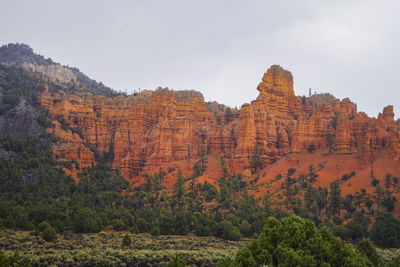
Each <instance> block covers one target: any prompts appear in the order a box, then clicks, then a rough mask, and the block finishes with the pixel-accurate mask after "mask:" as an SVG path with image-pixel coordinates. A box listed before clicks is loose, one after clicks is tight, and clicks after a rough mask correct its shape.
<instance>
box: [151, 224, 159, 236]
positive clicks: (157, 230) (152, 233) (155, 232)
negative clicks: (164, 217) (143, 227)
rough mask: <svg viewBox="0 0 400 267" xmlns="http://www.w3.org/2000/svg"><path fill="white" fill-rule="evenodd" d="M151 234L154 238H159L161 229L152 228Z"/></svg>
mask: <svg viewBox="0 0 400 267" xmlns="http://www.w3.org/2000/svg"><path fill="white" fill-rule="evenodd" d="M150 234H151V235H152V236H159V235H160V228H158V227H157V226H155V227H153V228H151V230H150Z"/></svg>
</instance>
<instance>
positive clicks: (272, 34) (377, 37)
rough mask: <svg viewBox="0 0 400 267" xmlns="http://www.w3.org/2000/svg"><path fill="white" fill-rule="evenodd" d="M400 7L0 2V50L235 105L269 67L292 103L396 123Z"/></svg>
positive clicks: (187, 0)
mask: <svg viewBox="0 0 400 267" xmlns="http://www.w3.org/2000/svg"><path fill="white" fill-rule="evenodd" d="M399 10H400V1H398V0H392V1H390V0H379V1H377V0H374V1H372V0H371V1H370V0H335V1H333V0H332V1H323V0H315V1H313V0H305V1H302V0H296V1H277V0H275V1H270V0H263V1H262V0H260V1H257V0H254V1H253V0H242V1H235V0H224V1H223V0H212V1H209V0H198V1H196V0H168V1H167V0H158V1H157V0H154V1H153V0H142V1H139V0H131V1H118V0H117V1H100V0H93V1H82V0H81V1H78V0H68V1H55V0H35V1H32V0H25V1H21V0H1V2H0V45H2V44H6V43H10V42H22V43H26V44H28V45H30V46H31V47H32V48H33V49H34V51H35V52H37V53H39V54H42V55H44V56H45V57H50V58H52V59H53V60H54V61H56V62H60V63H62V64H65V65H70V66H75V67H78V68H79V69H80V70H81V71H82V72H84V73H86V74H87V75H88V76H90V77H91V78H94V79H96V80H98V81H102V82H103V83H104V84H106V85H108V86H110V87H112V88H114V89H116V90H122V91H125V90H127V91H128V92H133V90H137V89H139V88H141V89H155V88H157V87H158V86H162V87H169V88H173V89H178V90H179V89H195V90H198V91H200V92H202V93H203V95H204V97H205V99H206V100H216V101H218V102H220V103H223V104H227V105H230V106H238V107H240V106H241V105H242V104H243V103H246V102H250V101H251V100H253V99H255V98H256V97H257V95H258V91H257V90H256V87H257V85H258V83H259V82H260V80H261V78H262V75H263V73H264V72H265V71H266V70H267V69H268V67H269V66H270V65H272V64H279V65H281V66H282V67H284V68H286V69H288V70H290V71H291V72H292V74H293V76H294V87H295V93H296V95H304V94H308V88H309V87H311V88H312V90H313V91H317V92H330V93H332V94H333V95H335V96H336V97H339V98H344V97H350V98H351V99H352V100H353V101H354V102H356V103H357V104H358V108H359V110H360V111H366V112H367V113H368V114H369V115H371V116H377V114H378V113H379V112H381V111H382V109H383V107H384V106H386V105H389V104H392V105H394V106H395V112H396V117H397V118H398V117H400V116H399V114H400V86H399V81H398V77H399V74H400V67H399V65H398V64H399V62H400V16H399Z"/></svg>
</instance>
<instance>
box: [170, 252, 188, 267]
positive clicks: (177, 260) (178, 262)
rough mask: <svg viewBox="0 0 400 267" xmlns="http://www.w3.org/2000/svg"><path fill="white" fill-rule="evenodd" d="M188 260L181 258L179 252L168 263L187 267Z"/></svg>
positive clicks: (178, 266)
mask: <svg viewBox="0 0 400 267" xmlns="http://www.w3.org/2000/svg"><path fill="white" fill-rule="evenodd" d="M185 266H186V262H185V261H184V260H183V259H181V258H180V257H179V256H178V255H177V254H176V255H175V257H173V258H172V259H171V260H170V261H169V262H168V264H167V267H185Z"/></svg>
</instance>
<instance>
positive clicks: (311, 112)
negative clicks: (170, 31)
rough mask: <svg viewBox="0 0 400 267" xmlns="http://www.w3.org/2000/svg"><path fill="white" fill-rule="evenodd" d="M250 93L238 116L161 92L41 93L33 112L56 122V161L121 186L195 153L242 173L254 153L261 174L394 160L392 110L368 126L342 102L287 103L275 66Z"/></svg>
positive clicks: (290, 97)
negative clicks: (297, 156)
mask: <svg viewBox="0 0 400 267" xmlns="http://www.w3.org/2000/svg"><path fill="white" fill-rule="evenodd" d="M257 89H258V91H259V92H260V93H259V96H258V97H257V99H256V100H254V101H252V102H251V103H249V104H244V105H243V106H242V107H241V109H240V110H236V109H229V108H227V107H225V106H223V105H220V104H218V103H216V102H212V103H205V102H204V99H203V96H202V95H201V93H199V92H195V91H173V90H169V89H161V88H159V89H157V90H155V91H143V92H140V93H135V94H133V95H129V96H124V95H120V96H117V97H114V98H109V97H105V96H99V95H97V96H95V95H93V94H89V93H86V94H85V93H77V94H75V95H73V94H72V95H67V94H65V93H60V92H58V93H57V92H51V91H49V90H46V91H45V92H44V93H43V94H42V95H41V104H42V106H43V107H45V108H47V109H48V110H49V111H50V113H51V114H52V116H53V117H54V118H55V119H56V120H55V121H54V124H55V127H54V128H53V129H48V131H50V132H52V133H54V135H55V136H57V137H59V138H60V141H59V142H58V143H56V144H54V145H53V149H54V151H55V153H56V155H57V157H58V158H59V159H64V160H72V159H74V160H76V161H77V162H78V163H79V165H80V167H81V168H87V167H90V166H91V165H92V164H95V157H94V152H98V153H99V154H100V155H101V156H106V155H107V158H109V159H110V160H111V161H112V165H113V167H114V168H115V167H119V168H120V169H121V173H122V174H123V175H124V176H125V177H126V178H127V179H134V178H135V177H137V176H138V175H140V174H141V173H142V172H143V171H154V170H158V168H159V167H160V166H161V165H162V164H168V163H172V162H177V161H186V162H191V161H193V160H195V159H196V158H197V157H198V152H199V151H200V150H201V149H202V148H205V149H206V150H207V153H209V154H213V155H218V156H221V157H223V158H225V159H226V160H227V161H228V162H229V163H230V164H233V165H234V166H236V167H237V169H238V170H239V171H240V170H244V169H246V168H248V167H249V165H250V161H251V157H252V155H253V154H254V149H255V146H256V145H257V146H258V149H259V153H260V156H261V159H262V160H263V163H264V165H265V166H267V165H268V164H271V163H273V162H276V161H277V160H279V159H280V158H281V157H284V156H286V155H288V154H289V153H314V152H315V151H319V152H321V153H338V154H347V153H358V154H359V155H360V160H361V161H362V162H364V164H368V163H369V162H370V161H371V159H372V157H373V155H374V153H376V152H377V151H380V150H387V151H388V152H389V153H390V155H391V157H392V158H393V159H394V160H397V159H398V158H399V155H400V131H399V122H397V123H396V122H395V120H394V113H393V107H392V106H388V107H385V108H384V110H383V112H382V113H381V114H379V115H378V118H377V119H375V118H369V117H368V116H367V115H366V114H365V113H363V112H358V111H357V107H356V105H355V104H354V103H352V102H351V101H350V100H349V99H343V100H342V101H340V100H338V99H336V98H334V97H333V96H331V95H329V94H319V95H317V94H314V95H312V96H310V97H299V96H295V94H294V90H293V77H292V74H291V73H290V72H289V71H286V70H284V69H282V68H281V67H280V66H278V65H274V66H271V68H270V69H268V71H267V72H266V73H265V74H264V76H263V78H262V81H261V83H260V84H259V86H258V88H257ZM60 121H61V122H67V124H68V126H65V125H64V126H63V127H62V125H61V124H60ZM64 124H65V123H64ZM78 133H79V134H78ZM110 155H112V156H110Z"/></svg>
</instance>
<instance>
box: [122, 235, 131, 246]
mask: <svg viewBox="0 0 400 267" xmlns="http://www.w3.org/2000/svg"><path fill="white" fill-rule="evenodd" d="M131 244H132V239H131V237H130V236H129V235H124V238H123V239H122V246H124V247H129V246H130V245H131Z"/></svg>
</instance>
